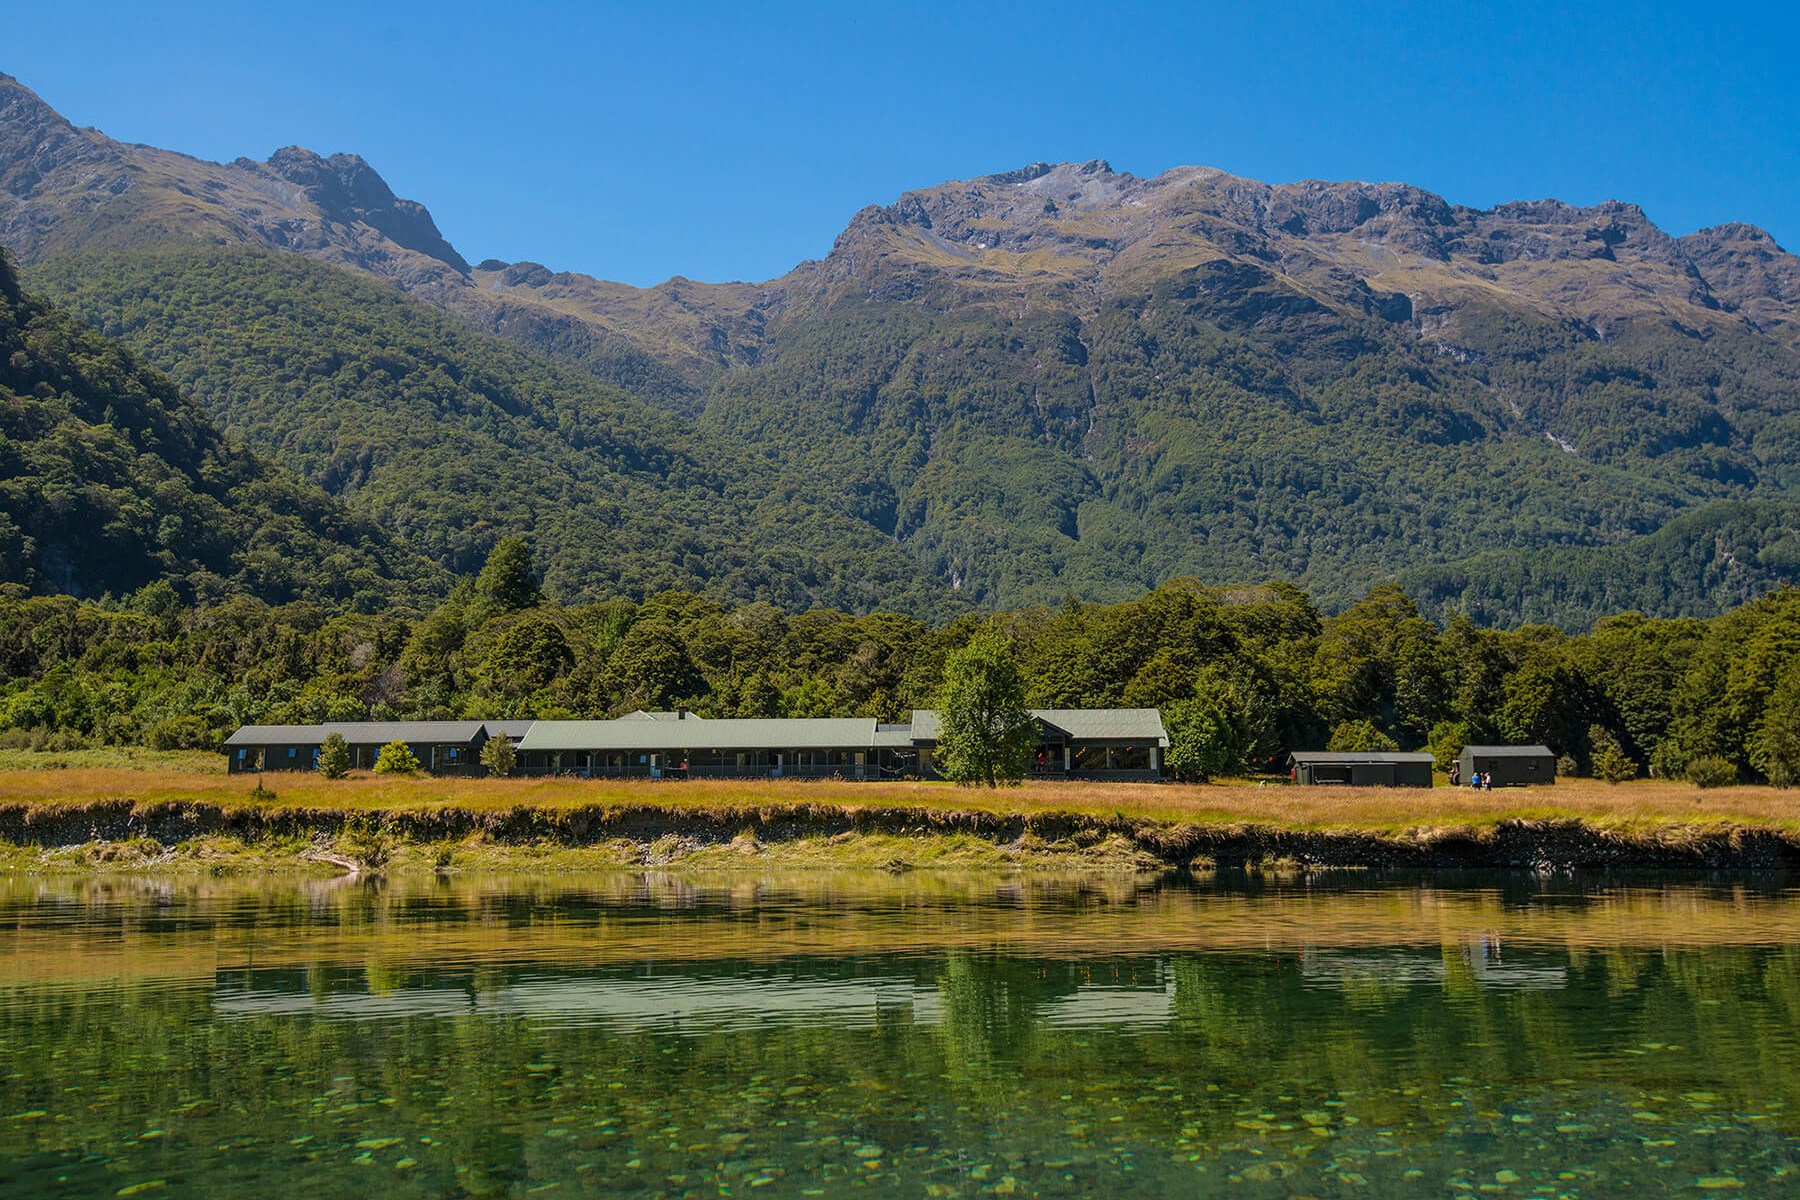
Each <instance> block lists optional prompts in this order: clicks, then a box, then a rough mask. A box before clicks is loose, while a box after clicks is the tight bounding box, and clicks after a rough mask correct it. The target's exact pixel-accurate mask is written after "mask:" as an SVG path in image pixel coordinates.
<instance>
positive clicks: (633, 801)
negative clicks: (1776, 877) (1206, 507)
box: [0, 751, 1800, 832]
mask: <svg viewBox="0 0 1800 1200" xmlns="http://www.w3.org/2000/svg"><path fill="white" fill-rule="evenodd" d="M106 754H110V755H113V762H112V764H111V765H99V764H98V762H97V760H98V759H99V758H100V757H101V756H102V755H106ZM258 782H260V783H261V784H262V786H263V787H264V788H266V789H268V790H269V791H272V792H273V793H274V797H273V798H272V799H270V798H265V799H257V798H254V797H252V795H251V791H252V789H253V788H255V787H256V786H257V784H258ZM100 800H130V801H133V802H138V803H161V802H197V803H206V804H217V805H220V806H223V807H239V806H261V807H267V808H283V809H294V808H319V809H334V810H351V811H357V812H371V813H374V812H384V811H403V810H404V811H417V810H428V809H432V808H452V807H454V808H460V809H465V810H469V811H473V812H487V811H497V810H506V809H512V808H515V807H519V806H525V807H530V808H537V809H544V810H551V811H555V810H568V809H575V808H586V807H592V806H600V807H605V808H614V807H639V806H655V807H660V808H672V809H696V810H708V809H718V810H729V811H744V810H758V811H779V810H780V809H783V808H786V807H790V806H799V805H816V804H827V805H833V806H841V807H844V808H847V809H851V810H855V809H860V808H899V807H917V808H926V809H935V810H943V811H963V812H981V813H992V814H1006V815H1027V814H1034V813H1075V814H1084V815H1092V816H1120V817H1132V818H1139V819H1149V820H1155V821H1163V822H1169V823H1182V822H1190V823H1197V824H1207V825H1239V824H1250V825H1261V826H1271V827H1276V828H1286V829H1364V830H1370V831H1377V832H1395V831H1404V830H1410V829H1428V828H1459V827H1461V828H1468V827H1474V828H1480V827H1483V826H1490V825H1493V824H1496V823H1498V822H1501V821H1508V820H1566V819H1579V820H1582V821H1585V822H1587V823H1588V824H1590V825H1593V826H1596V827H1599V828H1615V829H1638V830H1642V829H1649V828H1671V827H1673V828H1704V827H1719V826H1728V825H1731V826H1743V825H1752V826H1758V827H1765V828H1777V829H1784V830H1795V831H1800V789H1797V790H1793V791H1784V790H1780V789H1776V788H1771V787H1761V786H1739V787H1726V788H1717V789H1710V790H1702V789H1700V788H1698V787H1696V786H1694V785H1693V784H1690V783H1686V782H1671V781H1664V780H1648V779H1645V780H1637V781H1635V782H1631V783H1623V784H1607V783H1602V782H1599V781H1596V780H1587V779H1568V780H1560V781H1558V782H1557V783H1555V784H1553V785H1549V786H1543V787H1530V788H1503V789H1498V790H1495V791H1491V792H1478V791H1475V790H1474V789H1472V788H1452V787H1449V786H1445V785H1440V786H1438V787H1435V788H1432V789H1430V790H1425V789H1413V788H1348V787H1297V786H1293V785H1289V784H1286V783H1274V782H1270V783H1268V784H1266V785H1265V784H1261V783H1259V782H1255V781H1241V780H1240V781H1224V782H1218V783H1211V784H1201V785H1191V784H1172V783H1161V784H1138V783H1085V782H1081V783H1078V782H1063V781H1057V782H1039V781H1031V782H1027V783H1025V784H1023V785H1021V786H1019V787H1014V788H999V789H992V790H990V789H986V788H965V787H957V786H955V785H952V784H945V783H924V782H919V783H885V782H882V783H873V782H867V783H857V782H851V781H842V782H840V781H832V780H822V781H800V780H688V781H665V782H657V783H652V782H649V781H646V780H584V779H574V778H553V779H443V778H429V777H414V778H395V777H393V776H375V775H370V774H368V773H362V772H359V773H353V774H352V775H351V776H350V777H349V778H346V779H341V780H327V779H323V778H320V777H319V776H317V775H315V774H311V773H307V772H270V773H268V774H265V775H262V776H260V777H259V776H251V775H236V776H233V775H227V774H226V773H225V771H224V769H223V765H222V764H221V763H220V761H219V760H218V759H217V758H216V757H214V756H210V755H194V754H162V755H154V754H149V753H145V754H142V755H139V756H135V757H130V758H126V757H123V756H122V754H121V753H119V752H112V751H106V752H101V751H82V752H77V753H76V754H73V755H49V754H35V755H34V754H26V753H24V752H5V753H0V804H20V803H23V804H28V805H46V806H53V805H64V804H75V803H86V802H91V801H100Z"/></svg>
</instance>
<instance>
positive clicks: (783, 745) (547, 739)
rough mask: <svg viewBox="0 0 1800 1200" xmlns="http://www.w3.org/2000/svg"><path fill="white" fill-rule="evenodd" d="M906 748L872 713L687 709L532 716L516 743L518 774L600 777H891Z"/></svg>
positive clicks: (902, 765) (899, 769)
mask: <svg viewBox="0 0 1800 1200" xmlns="http://www.w3.org/2000/svg"><path fill="white" fill-rule="evenodd" d="M646 717H648V718H650V719H646ZM910 749H911V747H910V744H905V743H903V742H902V740H901V739H899V738H894V737H888V738H883V737H882V736H881V730H880V727H879V726H878V725H877V723H876V721H875V719H874V718H873V717H815V718H804V719H782V718H774V717H755V718H750V717H743V718H732V719H726V720H709V719H706V718H703V717H696V716H694V715H692V714H691V713H682V714H680V715H678V716H676V717H675V718H673V719H669V718H666V717H663V716H661V715H659V714H643V715H639V714H633V715H632V716H629V717H621V718H619V719H618V720H614V721H538V722H536V723H535V724H533V725H532V727H531V731H530V732H529V733H527V734H526V735H525V738H524V740H523V741H521V742H520V743H519V751H520V754H521V756H522V759H523V766H522V770H523V771H524V773H525V774H528V775H581V776H586V777H590V778H606V779H619V778H631V777H641V778H649V779H668V778H690V777H691V778H713V779H744V778H753V777H754V778H763V779H770V778H774V779H781V778H819V777H827V776H832V775H838V776H841V777H843V778H845V779H880V778H897V777H898V776H900V775H901V774H904V773H906V767H907V762H906V759H907V757H908V756H909V755H910Z"/></svg>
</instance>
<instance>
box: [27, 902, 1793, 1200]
mask: <svg viewBox="0 0 1800 1200" xmlns="http://www.w3.org/2000/svg"><path fill="white" fill-rule="evenodd" d="M1797 1030H1800V890H1792V889H1790V888H1789V885H1788V884H1787V883H1786V882H1783V881H1775V882H1769V881H1752V880H1745V879H1724V880H1710V881H1693V880H1675V881H1672V880H1658V879H1652V878H1648V877H1625V878H1620V879H1605V880H1598V879H1590V880H1583V879H1535V880H1534V879H1531V878H1529V877H1511V878H1505V879H1495V878H1489V877H1468V878H1461V879H1459V878H1455V877H1446V876H1441V875H1440V876H1432V877H1429V878H1417V877H1408V878H1384V877H1379V876H1377V877H1371V876H1367V875H1356V876H1339V877H1335V878H1334V877H1330V876H1324V877H1315V878H1310V879H1305V878H1294V879H1291V880H1284V881H1279V882H1253V881H1251V880H1246V879H1244V878H1243V877H1238V878H1235V879H1229V878H1228V879H1218V880H1214V879H1205V880H1199V881H1192V882H1180V883H1167V882H1164V883H1141V884H1136V883H1132V882H1128V881H1110V882H1109V881H1102V882H1093V881H1086V882H1083V881H1070V880H1054V879H1024V880H997V879H994V878H971V877H960V876H958V877H942V876H925V875H913V876H903V877H900V878H898V879H889V878H887V877H884V876H873V877H870V876H861V875H844V876H838V875H812V876H799V877H771V878H766V879H765V878H750V877H731V878H726V879H718V880H706V879H698V880H695V879H682V878H676V877H669V876H655V875H651V876H644V875H630V876H600V877H593V878H558V879H554V880H550V879H510V880H509V879H475V880H463V879H456V880H452V881H445V882H437V881H431V880H420V881H397V882H393V883H390V884H388V885H385V886H373V885H368V884H360V883H348V884H346V883H299V882H294V881H287V882H281V883H269V884H243V883H229V882H220V881H210V880H209V881H185V882H169V883H156V882H148V881H135V880H133V881H121V880H110V881H105V882H99V881H77V880H43V879H19V878H0V1196H7V1197H15V1196H16V1197H38V1196H44V1197H59V1196H82V1197H88V1196H108V1197H110V1196H130V1195H147V1194H151V1193H153V1192H162V1193H164V1194H168V1195H180V1196H197V1197H206V1196H220V1197H224V1196H231V1197H258V1196H265V1197H271V1198H274V1197H280V1198H282V1200H288V1198H291V1197H312V1196H329V1197H341V1196H370V1195H380V1196H399V1197H405V1196H532V1195H576V1194H592V1195H606V1196H644V1197H650V1196H706V1197H717V1196H744V1195H759V1196H844V1195H864V1196H898V1197H907V1198H909V1200H914V1198H919V1197H936V1196H941V1197H952V1196H983V1195H1018V1196H1030V1195H1037V1196H1113V1197H1117V1196H1242V1197H1280V1198H1283V1200H1285V1198H1288V1197H1308V1196H1310V1197H1317V1198H1320V1200H1323V1198H1325V1197H1368V1198H1370V1200H1379V1198H1387V1197H1414V1196H1418V1197H1451V1196H1516V1197H1539V1196H1563V1197H1584V1198H1599V1197H1634V1198H1635V1197H1644V1196H1664V1195H1668V1196H1688V1197H1691V1196H1709V1195H1711V1196H1800V1036H1797V1033H1796V1031H1797Z"/></svg>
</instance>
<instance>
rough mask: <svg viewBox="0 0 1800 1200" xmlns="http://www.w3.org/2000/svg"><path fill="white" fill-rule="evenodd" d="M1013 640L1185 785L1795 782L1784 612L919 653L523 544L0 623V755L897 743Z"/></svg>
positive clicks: (1057, 642) (1794, 593) (1280, 620)
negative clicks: (1478, 775)
mask: <svg viewBox="0 0 1800 1200" xmlns="http://www.w3.org/2000/svg"><path fill="white" fill-rule="evenodd" d="M982 629H988V630H991V631H993V632H995V633H997V634H998V635H1000V636H1001V637H1002V638H1004V639H1005V641H1006V643H1007V645H1008V646H1009V647H1010V650H1011V653H1012V654H1013V656H1014V658H1015V660H1016V662H1017V663H1018V665H1019V667H1020V670H1021V672H1022V674H1023V676H1024V678H1025V680H1026V682H1027V686H1028V690H1029V699H1030V702H1031V703H1033V704H1034V705H1038V706H1043V707H1076V706H1118V705H1129V706H1136V705H1154V706H1157V707H1160V708H1162V709H1163V710H1164V714H1165V718H1166V721H1167V723H1168V725H1169V726H1170V729H1171V734H1172V736H1173V737H1174V738H1175V739H1176V741H1177V743H1178V744H1186V745H1188V747H1189V748H1190V749H1193V748H1194V747H1196V746H1199V747H1200V748H1201V751H1202V753H1201V754H1200V758H1199V759H1190V760H1189V761H1190V762H1191V763H1193V765H1194V769H1193V771H1192V773H1195V774H1221V773H1232V772H1238V771H1244V770H1267V769H1272V768H1278V767H1279V765H1280V762H1281V760H1282V757H1283V755H1284V754H1285V752H1286V751H1287V750H1290V749H1296V748H1308V747H1314V748H1316V747H1320V746H1325V745H1328V744H1330V745H1336V746H1340V747H1345V748H1368V747H1379V746H1386V745H1389V744H1393V745H1398V746H1401V747H1407V748H1411V747H1420V746H1428V747H1432V748H1433V749H1434V750H1438V751H1442V750H1443V749H1444V748H1445V747H1446V746H1450V745H1455V746H1460V745H1461V744H1462V743H1464V742H1479V741H1487V740H1496V741H1507V742H1543V743H1546V744H1548V745H1549V746H1551V747H1552V748H1553V749H1554V750H1556V751H1557V752H1558V753H1559V754H1563V755H1567V756H1568V757H1570V758H1572V759H1573V760H1575V763H1576V765H1577V766H1578V767H1579V768H1584V769H1585V768H1586V767H1587V765H1588V764H1590V763H1591V762H1592V761H1593V760H1594V759H1596V758H1602V759H1607V760H1609V761H1616V760H1617V759H1618V756H1619V755H1620V754H1622V755H1623V756H1624V757H1625V758H1627V759H1629V760H1630V762H1631V763H1632V764H1633V765H1634V766H1635V767H1636V768H1637V769H1648V768H1654V769H1655V770H1656V771H1657V772H1658V773H1660V774H1674V773H1677V772H1680V771H1682V770H1683V769H1685V768H1686V767H1687V766H1688V765H1689V764H1690V763H1691V762H1692V761H1693V760H1695V759H1698V758H1710V757H1717V758H1723V759H1725V760H1727V761H1728V762H1729V763H1731V764H1732V767H1733V769H1734V770H1735V771H1736V772H1739V773H1741V774H1742V775H1743V776H1744V777H1746V778H1770V779H1774V780H1776V781H1778V782H1788V781H1790V780H1791V779H1793V778H1794V777H1795V776H1796V774H1800V589H1785V590H1782V591H1779V592H1776V593H1772V594H1770V595H1767V596H1764V597H1761V598H1759V599H1756V600H1754V601H1751V602H1750V603H1748V604H1745V605H1742V606H1740V607H1739V608H1737V609H1734V610H1733V611H1731V612H1729V613H1727V614H1725V615H1723V616H1720V617H1716V618H1713V619H1711V620H1700V619H1694V618H1685V619H1679V620H1651V619H1648V618H1645V617H1642V616H1639V615H1636V614H1625V615H1621V616H1614V617H1610V618H1607V619H1606V620H1603V621H1601V622H1600V623H1598V624H1597V625H1596V626H1595V627H1594V628H1593V629H1592V630H1591V631H1589V632H1587V633H1584V634H1581V635H1575V636H1571V635H1568V634H1565V633H1562V632H1560V631H1558V630H1556V629H1554V628H1551V627H1549V626H1542V625H1538V626H1526V627H1524V628H1520V629H1516V630H1510V631H1496V630H1489V629H1481V628H1478V627H1477V626H1475V625H1474V624H1473V623H1472V622H1470V621H1469V620H1468V619H1467V618H1466V617H1462V616H1454V617H1452V618H1451V619H1450V620H1449V621H1448V622H1447V623H1445V624H1442V625H1440V624H1438V623H1435V622H1433V621H1430V620H1428V619H1426V618H1424V617H1423V616H1421V615H1420V613H1419V611H1418V608H1417V607H1416V606H1415V605H1414V604H1413V602H1412V601H1411V600H1410V599H1408V598H1407V596H1406V595H1405V594H1404V593H1402V592H1400V591H1399V590H1398V589H1396V588H1393V587H1387V586H1384V587H1378V588H1376V589H1374V590H1373V591H1371V592H1370V593H1369V594H1368V595H1367V596H1366V597H1365V598H1363V599H1362V600H1361V601H1359V602H1357V603H1355V604H1353V605H1351V606H1349V607H1348V608H1346V609H1345V610H1344V611H1343V612H1341V613H1339V614H1337V615H1335V616H1326V615H1324V614H1322V613H1321V612H1320V610H1319V607H1318V605H1317V604H1316V603H1314V601H1313V600H1312V599H1311V598H1310V597H1308V596H1307V595H1306V594H1305V593H1304V592H1302V591H1301V590H1299V589H1298V588H1296V587H1293V586H1290V585H1281V584H1272V585H1266V586H1261V587H1246V588H1218V587H1208V586H1204V585H1202V584H1199V583H1197V582H1195V581H1193V580H1176V581H1174V582H1171V583H1168V584H1165V585H1164V586H1162V587H1160V588H1158V589H1156V590H1155V591H1153V592H1150V593H1149V594H1147V595H1144V596H1142V597H1141V598H1139V599H1137V600H1133V601H1128V602H1125V603H1121V604H1114V605H1092V604H1082V603H1078V602H1073V601H1071V602H1067V603H1065V604H1062V605H1058V606H1052V607H1036V608H1022V609H1014V610H1010V611H1006V612H1002V613H998V614H995V615H992V616H989V617H986V618H980V617H976V616H973V615H965V616H963V617H960V618H957V619H955V620H953V621H951V622H949V623H947V624H943V625H938V626H931V625H927V624H924V623H922V622H920V621H918V620H916V619H914V618H911V617H906V616H900V615H895V614H891V613H874V614H868V615H862V616H857V615H850V614H845V613H841V612H834V611H829V610H813V611H809V612H803V613H785V612H783V611H781V610H780V609H778V608H776V607H775V606H773V605H771V604H768V603H766V602H758V603H751V604H729V603H725V602H722V601H719V600H715V599H710V598H706V597H702V596H698V595H695V594H692V593H687V592H669V593H663V594H659V595H656V596H652V597H650V598H648V599H646V600H644V601H642V602H634V601H631V600H622V599H621V600H611V601H604V602H601V603H597V604H584V605H561V604H556V603H553V602H550V601H547V600H545V599H544V598H543V597H542V595H541V593H540V592H539V590H538V587H537V584H536V581H535V579H534V577H533V576H532V575H531V573H530V571H529V566H528V559H527V555H526V551H525V549H524V547H523V545H522V543H519V542H517V541H516V540H511V539H509V540H507V541H504V542H502V543H501V544H500V546H499V547H497V548H496V551H495V553H494V555H493V556H492V557H491V560H490V562H489V564H488V566H487V567H485V568H484V570H483V571H482V573H481V574H480V576H479V577H477V578H476V579H474V580H465V581H464V582H463V583H462V584H460V585H458V587H457V588H456V589H455V590H454V591H453V592H452V594H451V595H450V597H449V598H448V599H447V600H446V601H445V602H443V603H442V604H441V605H439V606H437V607H436V608H433V609H431V610H430V611H425V612H421V613H418V614H409V613H407V612H405V611H403V610H401V609H398V608H389V609H384V610H382V611H379V612H372V613H370V612H354V611H344V610H337V611H334V610H332V609H330V608H328V607H326V606H324V605H321V604H318V603H314V602H305V601H299V602H293V603H288V604H281V605H271V604H267V603H264V602H262V601H258V600H255V599H253V598H250V597H244V596H240V597H235V598H232V599H230V600H228V601H225V602H223V603H220V604H214V605H206V606H200V607H189V606H185V605H183V604H181V603H180V602H179V600H178V598H177V597H176V595H175V592H174V589H173V588H172V587H171V586H170V585H168V584H167V583H160V582H159V583H156V584H152V585H150V586H149V587H146V588H144V589H142V590H141V591H139V592H137V593H135V594H133V595H131V596H129V597H127V598H125V599H123V600H120V601H116V602H110V601H109V602H101V601H83V600H76V599H74V598H71V597H67V596H29V595H26V594H24V591H23V589H20V588H17V587H16V586H15V587H13V588H12V589H11V590H10V591H8V592H6V593H5V594H4V596H0V680H4V681H5V682H4V683H0V730H4V731H5V732H4V734H0V736H3V737H4V738H5V739H6V740H8V741H10V742H11V743H13V744H20V745H31V746H71V745H83V744H90V743H108V742H121V743H129V742H147V743H150V744H152V745H157V746H164V747H173V746H195V747H204V746H213V745H217V744H218V741H219V739H220V738H221V736H222V735H223V734H224V733H225V732H227V731H229V730H230V729H232V728H234V727H235V726H236V725H238V724H240V723H246V722H271V723H281V722H304V721H316V720H322V719H327V718H330V719H335V720H354V719H361V718H364V717H390V718H391V717H418V718H451V717H487V718H491V717H501V716H538V717H571V716H583V717H586V716H607V715H616V714H620V713H623V712H627V711H630V710H632V709H636V708H669V707H674V706H677V705H685V706H687V707H689V708H691V709H693V710H694V711H695V712H697V713H699V714H701V715H704V716H821V715H827V714H830V715H843V716H849V715H859V716H874V717H879V718H882V719H887V720H895V719H905V717H906V716H907V714H908V713H909V711H910V710H911V709H912V708H914V707H924V706H928V705H930V704H931V703H932V702H933V700H934V698H935V696H936V694H937V692H938V689H939V685H940V682H941V677H942V673H943V666H944V661H945V658H946V656H947V655H948V654H949V653H950V652H952V651H953V650H955V649H957V648H958V647H960V646H962V645H964V644H965V643H966V642H967V641H968V640H969V639H970V638H971V637H972V636H974V635H975V633H976V632H978V631H979V630H982Z"/></svg>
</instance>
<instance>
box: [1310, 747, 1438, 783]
mask: <svg viewBox="0 0 1800 1200" xmlns="http://www.w3.org/2000/svg"><path fill="white" fill-rule="evenodd" d="M1288 761H1289V762H1291V763H1292V764H1293V767H1294V782H1295V783H1301V784H1334V783H1335V784H1343V785H1345V786H1347V787H1422V788H1428V787H1430V786H1431V769H1432V765H1433V763H1434V762H1435V760H1434V759H1433V758H1432V757H1431V755H1429V754H1406V753H1402V752H1399V751H1392V750H1296V751H1294V753H1293V755H1292V756H1291V757H1290V758H1289V760H1288Z"/></svg>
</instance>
